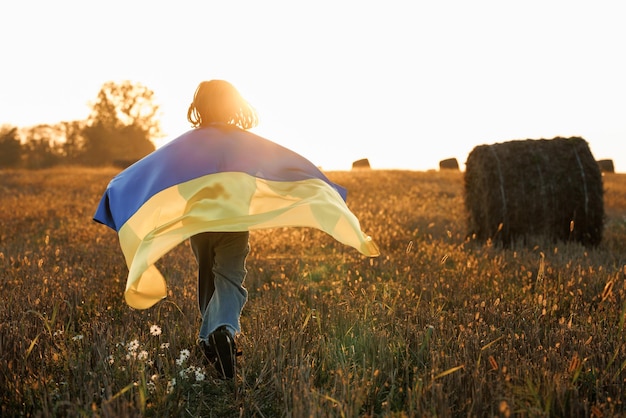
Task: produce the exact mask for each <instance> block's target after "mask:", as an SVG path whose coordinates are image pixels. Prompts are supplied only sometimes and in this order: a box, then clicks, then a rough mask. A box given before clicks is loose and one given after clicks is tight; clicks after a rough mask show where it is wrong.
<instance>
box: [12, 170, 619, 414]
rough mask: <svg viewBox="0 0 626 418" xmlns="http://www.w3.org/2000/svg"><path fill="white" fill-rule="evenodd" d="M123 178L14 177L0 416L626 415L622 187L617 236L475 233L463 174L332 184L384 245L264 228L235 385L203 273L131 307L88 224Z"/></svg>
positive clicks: (176, 275) (396, 174)
mask: <svg viewBox="0 0 626 418" xmlns="http://www.w3.org/2000/svg"><path fill="white" fill-rule="evenodd" d="M116 172H117V171H116V170H115V169H112V168H109V169H98V170H96V169H88V168H78V167H67V168H55V169H50V170H42V171H20V170H16V171H8V170H7V171H0V219H1V225H2V226H1V229H0V294H1V295H2V303H1V304H0V396H1V409H0V415H2V416H3V417H4V416H7V417H13V416H42V417H48V416H55V417H56V416H96V417H125V416H131V417H132V416H146V417H150V416H154V417H162V416H173V417H179V416H180V417H185V416H189V417H196V416H211V417H213V416H215V417H218V416H219V417H225V416H228V417H230V416H233V417H235V416H243V417H358V416H390V417H434V416H437V417H448V416H471V417H474V416H475V417H483V416H502V417H508V416H523V417H535V416H546V417H547V416H567V417H576V416H580V417H590V416H595V417H603V416H604V417H608V416H615V415H623V414H626V406H625V402H626V330H625V329H624V326H625V319H626V286H625V285H626V175H624V174H606V175H605V176H604V178H603V181H604V189H605V196H604V204H605V210H606V222H605V226H606V228H605V232H604V238H603V241H602V243H601V244H600V246H598V247H597V248H585V247H582V246H580V245H579V244H576V243H558V244H550V243H545V244H538V245H536V246H534V247H532V248H526V247H522V246H519V247H514V248H510V249H506V250H505V249H501V248H498V247H497V246H494V245H491V244H490V243H489V242H487V243H478V242H474V241H471V240H468V239H466V226H465V225H466V222H465V216H466V215H465V210H464V204H463V173H461V172H412V171H353V172H330V173H328V176H329V177H330V178H331V179H332V180H333V181H335V182H337V183H339V184H341V185H343V186H345V187H347V188H348V190H349V193H348V205H349V207H350V208H351V209H352V210H353V212H354V213H355V214H356V215H357V216H358V217H359V219H360V220H361V226H362V228H363V229H364V231H365V232H367V233H368V234H370V235H371V236H372V237H373V239H374V240H375V241H376V243H377V244H378V245H379V247H380V248H381V252H382V255H381V256H380V257H378V258H374V259H369V258H366V257H363V256H361V255H360V254H359V253H358V252H357V251H356V250H354V249H352V248H350V247H345V246H343V245H341V244H339V243H337V242H335V241H334V240H333V239H332V238H330V237H329V236H327V235H325V234H323V233H321V232H319V231H317V230H311V229H304V228H292V229H284V230H283V229H281V230H265V231H256V232H253V233H252V234H251V245H252V252H251V254H250V256H249V258H248V270H249V272H248V277H247V279H246V287H247V288H248V290H249V292H250V295H249V296H250V299H249V301H248V304H247V305H246V307H245V308H244V312H243V317H242V328H243V334H242V335H241V336H240V337H239V339H238V345H239V347H240V348H241V349H242V351H243V356H242V357H239V358H238V363H239V364H238V371H237V377H236V379H235V380H234V382H225V381H221V380H219V379H218V378H217V377H216V374H215V372H214V370H212V369H210V368H205V367H204V366H203V363H202V360H201V353H200V352H199V350H198V349H197V348H196V337H197V332H198V329H199V323H200V318H199V313H198V308H197V302H196V282H195V281H196V264H195V261H194V259H193V255H192V253H191V250H190V248H189V246H188V245H187V244H184V245H180V246H179V247H177V248H175V249H174V250H173V251H172V252H170V253H169V254H167V255H166V256H165V257H164V258H163V259H161V260H160V261H159V263H158V267H159V268H160V270H161V271H162V272H164V274H165V275H166V277H167V280H168V288H169V296H168V297H167V298H166V299H164V300H163V301H161V302H159V303H158V304H157V305H155V306H154V307H152V308H150V309H147V310H143V311H140V310H133V309H131V308H129V307H128V306H127V305H126V304H125V302H124V299H123V290H124V285H125V280H126V266H125V264H124V261H123V258H122V254H121V251H120V249H119V243H118V241H117V236H116V234H115V233H114V232H113V231H112V230H110V229H108V228H107V227H105V226H102V225H100V224H97V223H95V222H93V221H92V220H91V217H92V215H93V213H94V211H95V208H96V206H97V203H98V201H99V199H100V196H101V194H102V192H103V191H104V189H105V187H106V185H107V183H108V181H109V180H110V178H111V177H112V176H113V175H114V174H115V173H116Z"/></svg>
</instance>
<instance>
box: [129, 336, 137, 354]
mask: <svg viewBox="0 0 626 418" xmlns="http://www.w3.org/2000/svg"><path fill="white" fill-rule="evenodd" d="M127 348H128V352H129V353H134V352H135V351H137V349H138V348H139V340H137V339H134V340H132V341H131V342H129V343H128V346H127Z"/></svg>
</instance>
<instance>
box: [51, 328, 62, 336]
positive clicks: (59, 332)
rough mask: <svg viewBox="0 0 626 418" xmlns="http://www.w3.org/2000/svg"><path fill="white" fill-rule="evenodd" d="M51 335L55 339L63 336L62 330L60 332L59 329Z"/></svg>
mask: <svg viewBox="0 0 626 418" xmlns="http://www.w3.org/2000/svg"><path fill="white" fill-rule="evenodd" d="M53 335H54V336H55V337H58V336H60V335H63V330H62V329H60V330H58V331H54V334H53Z"/></svg>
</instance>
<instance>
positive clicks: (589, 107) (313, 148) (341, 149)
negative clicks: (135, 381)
mask: <svg viewBox="0 0 626 418" xmlns="http://www.w3.org/2000/svg"><path fill="white" fill-rule="evenodd" d="M0 15H1V16H2V24H1V25H0V45H1V46H2V49H1V51H2V65H1V66H0V124H3V123H8V124H11V125H15V126H22V127H25V126H31V125H35V124H39V123H51V124H54V123H58V122H60V121H70V120H83V119H86V118H87V116H88V114H89V102H91V101H93V100H95V98H96V95H97V93H98V91H99V89H100V87H101V86H102V85H103V84H104V83H105V82H107V81H123V80H130V81H133V82H137V83H141V84H143V85H145V86H147V87H148V88H150V89H151V90H153V91H154V93H155V97H156V102H157V103H158V104H159V105H160V106H161V111H162V128H163V130H164V132H165V134H166V135H167V138H166V139H173V138H174V137H176V136H178V135H180V134H181V133H183V132H184V131H186V130H187V129H189V124H188V123H187V122H186V112H187V107H188V105H189V103H190V102H191V98H192V95H193V92H194V90H195V88H196V86H197V84H198V83H199V82H200V81H202V80H209V79H214V78H221V79H226V80H228V81H230V82H231V83H233V84H234V85H235V87H237V88H238V89H239V91H240V92H241V93H242V95H243V96H244V97H245V98H247V99H248V101H249V102H250V103H251V104H252V105H253V106H254V107H256V109H257V111H258V112H259V116H260V120H261V124H260V126H259V127H258V128H256V129H255V130H254V131H255V132H256V133H258V134H259V135H262V136H264V137H266V138H268V139H271V140H273V141H275V142H278V143H280V144H281V145H284V146H286V147H288V148H291V149H293V150H294V151H296V152H299V153H300V154H302V155H304V156H305V157H307V158H308V159H309V160H311V161H312V162H314V163H315V164H316V165H319V166H321V167H322V168H324V169H326V170H344V169H349V168H350V167H351V165H352V162H353V161H355V160H358V159H361V158H368V159H369V161H370V163H371V166H372V168H380V169H383V168H397V169H409V170H428V169H436V168H437V167H438V164H439V161H440V160H442V159H446V158H457V159H458V161H459V163H460V164H461V166H462V168H463V164H464V162H465V160H466V158H467V156H468V154H469V153H470V151H471V150H472V149H473V148H474V147H475V146H477V145H481V144H489V143H495V142H504V141H508V140H513V139H527V138H533V139H538V138H553V137H555V136H582V137H583V138H585V139H586V140H587V141H588V142H589V145H590V148H591V151H592V152H593V154H594V156H595V157H596V159H605V158H608V159H612V160H613V161H614V163H615V168H616V171H618V172H626V146H625V145H623V144H624V141H625V140H626V60H625V59H624V51H626V25H625V24H624V22H625V21H626V7H625V6H624V5H623V2H621V1H619V0H615V1H602V0H601V1H577V0H566V1H565V0H530V1H523V2H513V1H505V0H493V1H484V0H475V1H466V0H459V1H445V0H442V1H432V0H429V1H421V0H413V1H411V0H406V1H396V0H386V1H369V0H360V1H342V0H333V1H329V0H316V1H287V0H285V1H272V0H264V1H258V0H249V1H224V0H220V1H210V0H195V1H191V0H180V1H176V2H173V1H171V2H170V1H168V2H165V1H154V0H152V1H145V0H107V1H100V2H96V1H83V0H77V1H69V0H56V1H48V0H40V1H34V0H21V1H3V2H2V3H1V4H0ZM157 145H160V143H159V144H157Z"/></svg>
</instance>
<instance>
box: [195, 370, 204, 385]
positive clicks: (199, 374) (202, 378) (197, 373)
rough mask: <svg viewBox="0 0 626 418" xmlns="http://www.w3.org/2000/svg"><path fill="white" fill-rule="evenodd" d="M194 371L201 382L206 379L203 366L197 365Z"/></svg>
mask: <svg viewBox="0 0 626 418" xmlns="http://www.w3.org/2000/svg"><path fill="white" fill-rule="evenodd" d="M194 373H195V377H196V381H198V382H201V381H203V380H204V378H205V374H204V372H203V371H202V369H201V368H199V367H196V369H195V370H194Z"/></svg>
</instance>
